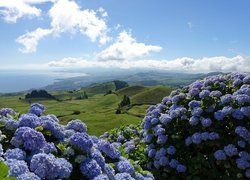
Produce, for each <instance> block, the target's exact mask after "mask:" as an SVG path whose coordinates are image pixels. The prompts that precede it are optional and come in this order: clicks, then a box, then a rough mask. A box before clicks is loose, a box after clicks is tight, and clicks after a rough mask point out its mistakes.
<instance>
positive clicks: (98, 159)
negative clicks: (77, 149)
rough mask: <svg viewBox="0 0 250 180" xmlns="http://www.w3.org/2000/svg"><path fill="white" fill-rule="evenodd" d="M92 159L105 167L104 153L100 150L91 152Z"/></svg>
mask: <svg viewBox="0 0 250 180" xmlns="http://www.w3.org/2000/svg"><path fill="white" fill-rule="evenodd" d="M91 157H92V158H93V159H94V160H96V162H97V163H98V164H99V166H101V167H104V166H105V159H104V157H103V156H102V153H101V152H100V151H99V150H97V149H94V150H93V151H92V152H91Z"/></svg>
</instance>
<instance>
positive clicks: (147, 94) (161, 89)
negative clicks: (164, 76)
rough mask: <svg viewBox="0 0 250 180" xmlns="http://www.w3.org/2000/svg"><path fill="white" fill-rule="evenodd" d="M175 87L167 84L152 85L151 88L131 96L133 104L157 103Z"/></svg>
mask: <svg viewBox="0 0 250 180" xmlns="http://www.w3.org/2000/svg"><path fill="white" fill-rule="evenodd" d="M172 90H173V88H170V87H167V86H156V87H150V88H149V89H147V90H145V91H142V92H140V93H137V94H135V95H134V96H132V97H131V102H132V104H157V103H159V102H161V100H162V98H163V97H165V96H166V95H168V94H170V92H171V91H172Z"/></svg>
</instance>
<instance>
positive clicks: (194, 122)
mask: <svg viewBox="0 0 250 180" xmlns="http://www.w3.org/2000/svg"><path fill="white" fill-rule="evenodd" d="M199 121H200V120H199V118H198V117H196V116H192V117H191V118H190V119H189V124H190V125H191V126H196V125H198V124H199Z"/></svg>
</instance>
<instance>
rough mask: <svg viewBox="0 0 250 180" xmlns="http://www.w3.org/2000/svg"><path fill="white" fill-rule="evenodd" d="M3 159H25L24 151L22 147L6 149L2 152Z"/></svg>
mask: <svg viewBox="0 0 250 180" xmlns="http://www.w3.org/2000/svg"><path fill="white" fill-rule="evenodd" d="M4 157H5V159H7V160H9V159H15V160H25V159H26V152H25V151H23V150H22V149H19V148H15V149H7V151H6V152H5V153H4Z"/></svg>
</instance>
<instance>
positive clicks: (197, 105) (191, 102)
mask: <svg viewBox="0 0 250 180" xmlns="http://www.w3.org/2000/svg"><path fill="white" fill-rule="evenodd" d="M188 106H189V107H190V108H192V109H193V108H195V107H200V106H201V102H200V101H196V100H192V101H190V102H189V103H188Z"/></svg>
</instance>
